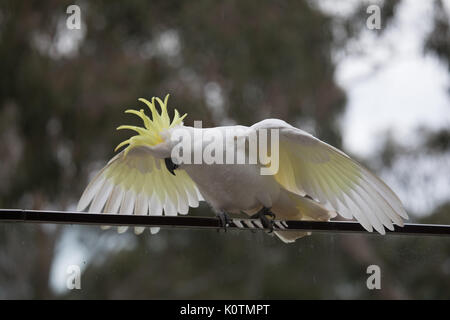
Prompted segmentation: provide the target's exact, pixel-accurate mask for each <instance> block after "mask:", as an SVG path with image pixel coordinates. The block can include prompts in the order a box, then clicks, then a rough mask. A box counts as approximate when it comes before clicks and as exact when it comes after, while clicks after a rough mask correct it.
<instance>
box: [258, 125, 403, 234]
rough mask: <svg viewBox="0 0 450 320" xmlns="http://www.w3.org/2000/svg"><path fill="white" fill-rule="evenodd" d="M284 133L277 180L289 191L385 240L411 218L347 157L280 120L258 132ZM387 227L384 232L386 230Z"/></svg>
mask: <svg viewBox="0 0 450 320" xmlns="http://www.w3.org/2000/svg"><path fill="white" fill-rule="evenodd" d="M252 128H254V129H255V130H259V129H261V128H264V129H270V128H278V129H279V137H280V139H279V141H280V143H279V170H278V173H277V174H276V176H275V178H276V179H277V181H278V182H279V183H280V184H281V185H282V186H283V187H284V188H286V189H287V190H289V191H291V192H294V193H297V194H299V195H302V196H304V195H309V196H311V197H312V198H313V199H314V200H316V201H318V202H320V203H321V204H322V205H324V206H325V207H326V208H327V209H329V210H334V211H336V212H337V213H339V214H340V215H341V216H342V217H344V218H346V219H352V218H356V220H357V221H358V222H359V223H361V225H362V226H363V227H364V228H365V229H366V230H368V231H372V230H373V228H375V230H377V231H378V232H379V233H381V234H384V233H385V229H384V227H387V228H388V229H389V230H393V229H394V227H393V223H394V224H397V225H399V226H403V220H402V218H404V219H408V215H407V213H406V211H405V209H404V208H403V205H402V203H401V201H400V200H399V198H398V197H397V196H396V195H395V193H394V192H393V191H392V190H391V189H390V188H389V187H388V186H387V185H386V184H385V183H384V182H383V181H381V180H380V179H379V178H377V177H376V176H375V175H374V174H372V173H371V172H370V171H369V170H367V169H366V168H364V167H363V166H362V165H360V164H359V163H357V162H356V161H355V160H353V159H351V158H350V157H349V156H347V155H346V154H345V153H343V152H342V151H340V150H338V149H336V148H334V147H332V146H330V145H328V144H327V143H325V142H323V141H320V140H319V139H317V138H315V137H313V136H312V135H310V134H308V133H306V132H304V131H303V130H300V129H297V128H295V127H292V126H290V125H288V124H287V123H285V122H284V121H281V120H265V121H261V122H259V123H257V124H255V125H254V126H252ZM383 226H384V227H383Z"/></svg>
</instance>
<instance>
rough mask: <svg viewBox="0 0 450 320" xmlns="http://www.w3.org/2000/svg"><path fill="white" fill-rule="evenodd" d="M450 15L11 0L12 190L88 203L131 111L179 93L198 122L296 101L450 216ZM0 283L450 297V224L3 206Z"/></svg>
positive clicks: (2, 86)
mask: <svg viewBox="0 0 450 320" xmlns="http://www.w3.org/2000/svg"><path fill="white" fill-rule="evenodd" d="M71 4H76V5H78V6H79V8H80V10H81V11H80V12H81V28H80V29H79V30H70V29H68V28H67V26H66V21H67V18H68V17H69V14H67V13H66V9H67V7H68V6H69V5H71ZM371 4H375V5H378V6H379V8H380V13H381V28H380V29H373V30H371V29H369V28H368V27H367V24H366V21H367V19H368V17H369V16H370V14H369V13H367V11H366V10H367V8H368V6H369V5H371ZM449 17H450V1H448V0H447V1H444V0H429V1H414V0H398V1H344V0H340V1H332V0H318V1H312V0H311V1H270V2H269V1H267V2H266V1H256V0H251V1H233V0H231V1H224V2H213V1H206V0H197V1H168V0H166V1H138V0H130V1H75V2H71V1H59V0H58V1H57V0H45V1H25V0H22V1H15V0H3V1H1V3H0V146H1V150H2V152H1V153H0V181H1V182H2V183H1V184H0V208H27V209H42V210H43V209H50V210H74V209H75V206H76V203H77V201H78V198H79V197H80V195H81V193H82V191H83V189H84V187H85V186H86V185H87V183H88V181H89V179H90V178H92V177H93V175H94V174H95V173H96V171H97V170H99V169H100V168H101V167H103V165H104V164H105V163H106V161H107V160H108V159H110V158H111V157H112V156H113V155H114V152H113V149H114V147H115V146H116V145H117V144H118V143H119V142H121V141H122V140H124V139H126V138H127V137H128V136H129V134H130V133H129V132H117V131H115V128H116V127H117V126H118V125H120V124H125V123H127V124H128V123H133V122H134V121H135V117H133V116H129V115H124V114H123V111H124V110H125V109H127V108H130V107H132V108H140V107H141V106H140V105H139V103H138V102H137V99H138V98H139V97H146V98H151V97H152V96H160V97H162V96H165V94H167V93H170V94H171V98H170V100H169V106H171V108H174V107H176V108H177V109H178V110H180V112H187V113H188V117H187V119H186V123H187V124H188V125H192V124H193V121H194V120H203V125H204V126H217V125H223V124H242V125H251V124H253V123H255V122H257V121H259V120H262V119H264V118H269V117H273V118H280V119H284V120H286V121H287V122H289V123H291V124H292V125H295V126H298V127H300V128H302V129H304V130H306V131H308V132H310V133H312V134H315V135H316V136H318V137H319V138H321V139H323V140H325V141H327V142H328V143H331V144H333V145H335V146H337V147H340V148H342V149H343V150H345V151H346V152H347V153H349V154H350V155H352V156H353V157H355V158H356V159H358V160H359V161H361V162H363V163H364V164H365V165H366V166H367V167H369V168H370V169H371V170H373V171H374V172H376V173H377V174H379V175H380V176H381V177H382V178H383V179H384V180H385V181H386V182H387V183H388V184H389V185H390V186H391V187H392V188H393V189H394V191H395V192H396V193H397V194H398V195H399V197H400V198H401V199H402V201H403V203H404V204H405V206H406V208H407V211H408V212H409V213H410V217H411V221H410V222H416V223H441V224H449V223H450V183H449V182H450V179H449V177H450V145H449V140H450V73H449V71H450V29H449V21H450V18H449ZM136 123H138V122H136ZM190 214H192V215H212V214H213V213H212V211H211V210H210V209H209V208H208V206H206V205H203V206H201V207H200V208H198V209H191V211H190ZM372 264H375V265H378V266H380V268H381V272H382V283H381V286H382V288H381V290H368V289H367V287H366V280H367V277H368V274H367V273H366V269H367V267H368V266H369V265H372ZM70 265H78V266H80V268H81V270H82V277H81V290H68V289H67V287H66V280H67V276H68V274H67V268H68V266H70ZM0 298H2V299H5V298H31V299H34V298H63V299H65V298H69V299H79V298H125V299H129V298H138V299H141V298H162V299H166V298H175V299H191V298H192V299H197V298H200V299H212V298H226V299H243V298H246V299H260V298H263V299H264V298H266V299H268V298H273V299H277V298H291V299H297V298H331V299H347V298H357V299H359V298H371V299H372V298H373V299H379V298H394V299H398V298H406V299H408V298H447V299H448V298H450V239H449V238H445V237H413V236H385V237H382V236H378V235H341V234H336V235H333V234H318V233H316V234H313V235H312V236H310V237H307V238H304V239H300V240H298V241H297V242H296V243H295V244H291V245H286V244H284V243H281V242H280V241H279V240H277V239H276V238H274V237H270V236H267V235H265V234H263V233H251V232H227V233H218V232H215V231H199V230H162V231H161V232H160V233H159V234H158V235H156V236H151V235H150V233H149V232H148V231H147V232H145V233H144V234H143V235H141V236H135V235H134V233H133V231H132V230H130V231H128V232H127V233H126V234H123V235H118V234H117V233H116V232H115V230H113V229H111V230H108V231H101V230H100V229H99V228H98V227H95V226H92V227H90V226H56V225H31V224H7V223H3V224H0Z"/></svg>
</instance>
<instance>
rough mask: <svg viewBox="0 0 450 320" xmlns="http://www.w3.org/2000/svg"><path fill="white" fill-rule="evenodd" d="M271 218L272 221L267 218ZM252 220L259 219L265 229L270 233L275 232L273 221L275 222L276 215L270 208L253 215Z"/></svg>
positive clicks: (264, 208)
mask: <svg viewBox="0 0 450 320" xmlns="http://www.w3.org/2000/svg"><path fill="white" fill-rule="evenodd" d="M268 216H269V217H271V218H272V219H269V218H267V217H268ZM250 218H252V219H258V218H259V220H261V223H262V225H263V227H264V228H268V229H269V233H272V232H273V220H275V213H273V212H272V211H271V210H270V208H266V207H263V208H262V209H261V210H259V211H258V212H257V213H255V214H254V215H251V216H250Z"/></svg>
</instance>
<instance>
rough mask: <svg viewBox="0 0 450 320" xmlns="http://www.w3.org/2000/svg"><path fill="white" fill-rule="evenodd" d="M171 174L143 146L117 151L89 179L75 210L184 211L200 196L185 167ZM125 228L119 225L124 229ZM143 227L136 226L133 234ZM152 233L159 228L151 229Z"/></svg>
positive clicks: (162, 162) (172, 212)
mask: <svg viewBox="0 0 450 320" xmlns="http://www.w3.org/2000/svg"><path fill="white" fill-rule="evenodd" d="M175 173H176V175H172V174H171V173H170V172H169V171H168V170H167V168H166V166H165V164H164V160H162V159H156V158H154V157H153V156H152V155H151V153H150V152H149V151H148V149H147V148H146V147H143V146H142V147H135V148H133V149H131V150H130V151H129V152H128V154H127V155H126V156H125V153H124V151H122V152H120V153H119V154H117V155H116V156H115V157H114V158H113V159H111V160H110V161H109V162H108V164H107V165H106V166H105V167H104V168H103V169H102V170H100V172H99V173H98V174H97V175H96V176H95V177H94V179H92V181H91V182H90V183H89V185H88V186H87V187H86V190H85V191H84V192H83V195H82V196H81V198H80V201H79V202H78V207H77V210H78V211H83V210H85V209H86V208H87V207H88V206H89V204H90V207H89V212H93V213H100V212H104V213H119V214H139V215H147V214H149V215H162V214H163V212H164V214H165V215H177V213H180V214H187V213H188V210H189V207H198V204H199V201H202V200H203V198H202V196H201V194H200V192H199V191H198V189H197V187H196V185H195V183H194V182H193V181H192V180H191V178H190V177H189V176H188V174H187V173H186V172H185V171H184V170H180V169H178V170H176V171H175ZM126 230H127V227H119V232H125V231H126ZM143 230H144V228H143V227H135V232H136V233H141V232H143ZM150 230H151V231H152V233H156V232H158V231H159V228H157V227H153V228H151V229H150Z"/></svg>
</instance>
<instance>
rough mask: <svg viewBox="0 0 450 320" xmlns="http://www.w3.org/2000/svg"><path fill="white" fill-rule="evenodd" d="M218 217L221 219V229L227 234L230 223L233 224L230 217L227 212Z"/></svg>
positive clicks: (222, 212)
mask: <svg viewBox="0 0 450 320" xmlns="http://www.w3.org/2000/svg"><path fill="white" fill-rule="evenodd" d="M217 217H218V218H219V224H220V228H221V229H223V230H224V231H225V232H227V228H228V227H229V226H230V223H231V222H232V220H231V218H230V215H229V214H228V213H227V212H225V211H221V212H219V214H218V215H217ZM219 230H220V229H219Z"/></svg>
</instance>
